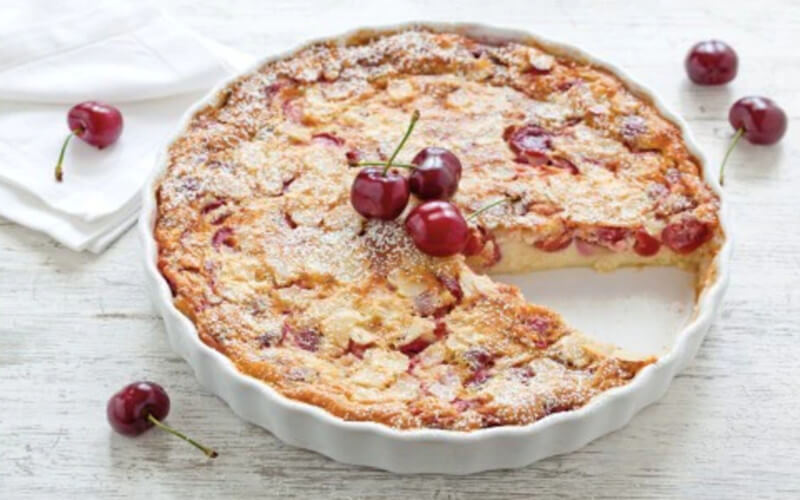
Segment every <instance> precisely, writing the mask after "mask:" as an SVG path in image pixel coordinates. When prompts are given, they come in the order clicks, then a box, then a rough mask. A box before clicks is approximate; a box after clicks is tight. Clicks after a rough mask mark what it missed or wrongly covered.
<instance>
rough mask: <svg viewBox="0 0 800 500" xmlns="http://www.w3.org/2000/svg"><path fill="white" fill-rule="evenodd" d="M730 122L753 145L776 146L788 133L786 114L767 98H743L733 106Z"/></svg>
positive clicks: (729, 115)
mask: <svg viewBox="0 0 800 500" xmlns="http://www.w3.org/2000/svg"><path fill="white" fill-rule="evenodd" d="M728 121H730V122H731V125H732V126H733V128H734V129H736V130H744V132H743V134H744V137H745V138H746V139H747V140H748V141H750V142H752V143H753V144H775V143H776V142H778V141H779V140H781V137H783V134H785V133H786V124H787V120H786V113H784V111H783V110H782V109H781V108H780V107H779V106H778V105H777V104H775V103H774V102H773V101H772V100H771V99H767V98H766V97H759V96H750V97H742V98H741V99H739V100H738V101H736V102H735V103H733V106H731V110H730V112H729V113H728Z"/></svg>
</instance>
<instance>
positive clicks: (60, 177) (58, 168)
mask: <svg viewBox="0 0 800 500" xmlns="http://www.w3.org/2000/svg"><path fill="white" fill-rule="evenodd" d="M82 132H83V129H81V128H76V129H75V130H73V131H72V132H70V133H69V135H68V136H67V138H66V139H64V144H63V145H62V146H61V152H60V153H59V154H58V163H56V182H61V181H63V180H64V169H63V168H61V164H62V163H64V153H65V152H66V151H67V144H69V141H70V139H72V138H73V137H74V136H76V135H80V134H81V133H82Z"/></svg>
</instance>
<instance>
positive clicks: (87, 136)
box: [55, 101, 122, 182]
mask: <svg viewBox="0 0 800 500" xmlns="http://www.w3.org/2000/svg"><path fill="white" fill-rule="evenodd" d="M67 125H68V126H69V129H70V131H71V132H70V134H69V135H68V136H67V138H66V139H65V140H64V144H63V145H62V146H61V153H60V154H59V156H58V163H57V164H56V172H55V175H56V181H58V182H61V180H62V179H63V173H62V168H61V163H62V162H63V161H64V152H65V151H66V149H67V144H69V141H70V139H72V136H73V135H75V136H78V137H80V138H81V140H83V141H84V142H86V143H87V144H91V145H92V146H95V147H96V148H99V149H103V148H104V147H106V146H108V145H110V144H112V143H114V141H116V140H117V139H118V138H119V136H120V134H121V133H122V113H120V112H119V110H118V109H117V108H115V107H114V106H111V105H109V104H104V103H101V102H97V101H85V102H81V103H79V104H76V105H75V106H73V107H72V108H71V109H70V110H69V112H68V113H67Z"/></svg>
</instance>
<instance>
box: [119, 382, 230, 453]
mask: <svg viewBox="0 0 800 500" xmlns="http://www.w3.org/2000/svg"><path fill="white" fill-rule="evenodd" d="M169 407H170V402H169V396H167V391H165V390H164V388H163V387H161V386H160V385H159V384H156V383H155V382H145V381H140V382H134V383H132V384H128V385H126V386H125V387H123V388H122V389H121V390H120V391H119V392H117V393H116V394H114V395H113V396H111V398H110V399H109V400H108V404H107V406H106V416H107V417H108V422H109V424H111V427H112V428H113V429H114V430H115V431H117V432H119V433H120V434H124V435H126V436H138V435H140V434H142V433H143V432H145V431H146V430H148V429H150V428H151V427H154V426H155V427H158V428H159V429H162V430H164V431H166V432H169V433H170V434H172V435H174V436H177V437H179V438H180V439H183V440H184V441H186V442H187V443H189V444H191V445H192V446H194V447H196V448H198V449H199V450H200V451H202V452H203V453H205V455H206V456H207V457H209V458H216V457H217V456H218V454H217V452H216V451H214V450H212V449H211V448H208V447H206V446H203V445H202V444H200V443H198V442H197V441H195V440H194V439H192V438H190V437H188V436H187V435H185V434H183V433H182V432H179V431H177V430H175V429H173V428H172V427H170V426H168V425H167V424H165V423H164V422H163V421H164V419H165V418H166V417H167V414H168V413H169Z"/></svg>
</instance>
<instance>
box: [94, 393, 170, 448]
mask: <svg viewBox="0 0 800 500" xmlns="http://www.w3.org/2000/svg"><path fill="white" fill-rule="evenodd" d="M106 410H107V414H108V421H109V423H110V424H111V427H113V428H114V430H115V431H117V432H119V433H120V434H125V435H126V436H138V435H139V434H141V433H143V432H144V431H146V430H147V429H149V428H151V427H153V425H155V424H153V422H151V421H150V420H148V415H152V416H153V417H155V418H157V419H158V420H164V419H165V418H166V417H167V414H168V413H169V396H167V392H166V391H165V390H164V388H163V387H161V386H160V385H158V384H156V383H153V382H134V383H132V384H130V385H127V386H125V387H124V388H123V389H122V390H121V391H119V392H118V393H116V394H114V395H113V396H111V399H109V400H108V406H107V408H106Z"/></svg>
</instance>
